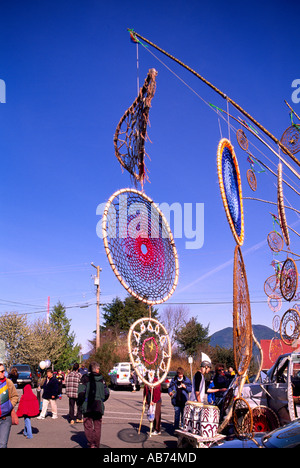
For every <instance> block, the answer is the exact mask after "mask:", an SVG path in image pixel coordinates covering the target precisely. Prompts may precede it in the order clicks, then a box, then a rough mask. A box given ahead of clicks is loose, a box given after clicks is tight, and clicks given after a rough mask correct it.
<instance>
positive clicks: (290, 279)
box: [280, 258, 298, 301]
mask: <svg viewBox="0 0 300 468" xmlns="http://www.w3.org/2000/svg"><path fill="white" fill-rule="evenodd" d="M297 287H298V270H297V266H296V263H295V262H294V260H293V259H291V258H287V259H286V260H285V262H284V264H283V265H282V268H281V273H280V290H281V294H282V296H283V298H284V299H285V300H286V301H291V300H292V299H293V298H294V296H295V294H296V292H297Z"/></svg>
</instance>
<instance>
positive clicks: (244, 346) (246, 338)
mask: <svg viewBox="0 0 300 468" xmlns="http://www.w3.org/2000/svg"><path fill="white" fill-rule="evenodd" d="M233 351H234V361H235V367H236V369H237V371H238V374H239V375H242V374H243V373H244V372H245V371H246V370H247V369H248V367H249V365H250V360H251V356H252V320H251V308H250V298H249V290H248V282H247V277H246V271H245V265H244V261H243V258H242V253H241V250H240V247H239V246H236V248H235V253H234V276H233Z"/></svg>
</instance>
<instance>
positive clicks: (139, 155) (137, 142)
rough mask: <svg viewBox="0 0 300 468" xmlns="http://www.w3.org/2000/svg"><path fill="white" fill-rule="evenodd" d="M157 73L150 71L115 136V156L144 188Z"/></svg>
mask: <svg viewBox="0 0 300 468" xmlns="http://www.w3.org/2000/svg"><path fill="white" fill-rule="evenodd" d="M156 75H157V71H156V70H154V68H152V69H151V70H149V72H148V75H147V78H146V79H145V82H144V86H143V87H142V88H141V89H140V92H139V94H138V96H137V98H136V99H135V101H134V102H133V104H132V105H131V106H130V107H129V109H127V110H126V112H125V114H124V115H123V116H122V118H121V119H120V121H119V123H118V126H117V128H116V131H115V136H114V146H115V154H116V157H117V158H118V160H119V162H120V164H121V165H122V166H123V167H124V168H125V169H126V170H127V171H128V172H129V173H130V174H131V176H132V177H133V180H134V181H135V182H136V181H138V182H140V183H141V185H142V186H143V184H144V180H145V177H146V166H145V141H146V140H147V125H148V121H149V111H150V107H151V101H152V98H153V97H154V94H155V89H156Z"/></svg>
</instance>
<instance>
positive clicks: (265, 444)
mask: <svg viewBox="0 0 300 468" xmlns="http://www.w3.org/2000/svg"><path fill="white" fill-rule="evenodd" d="M210 448H300V418H298V419H295V420H294V421H292V422H290V423H288V424H286V425H285V426H282V427H279V428H277V429H275V430H274V431H272V432H268V433H256V434H255V435H254V440H253V439H250V440H240V439H237V438H234V439H231V440H224V441H222V442H220V443H217V442H215V443H214V444H212V445H211V447H210Z"/></svg>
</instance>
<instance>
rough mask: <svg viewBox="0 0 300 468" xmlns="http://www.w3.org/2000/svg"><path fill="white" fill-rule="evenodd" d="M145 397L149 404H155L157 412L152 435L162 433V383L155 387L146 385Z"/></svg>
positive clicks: (155, 380)
mask: <svg viewBox="0 0 300 468" xmlns="http://www.w3.org/2000/svg"><path fill="white" fill-rule="evenodd" d="M157 381H158V378H157V377H155V378H154V379H153V383H155V382H157ZM144 399H146V403H147V404H148V406H150V405H155V414H154V422H153V429H154V431H153V432H152V435H160V434H161V432H160V425H161V384H159V385H156V386H155V387H153V388H150V387H149V386H148V385H145V386H144Z"/></svg>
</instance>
